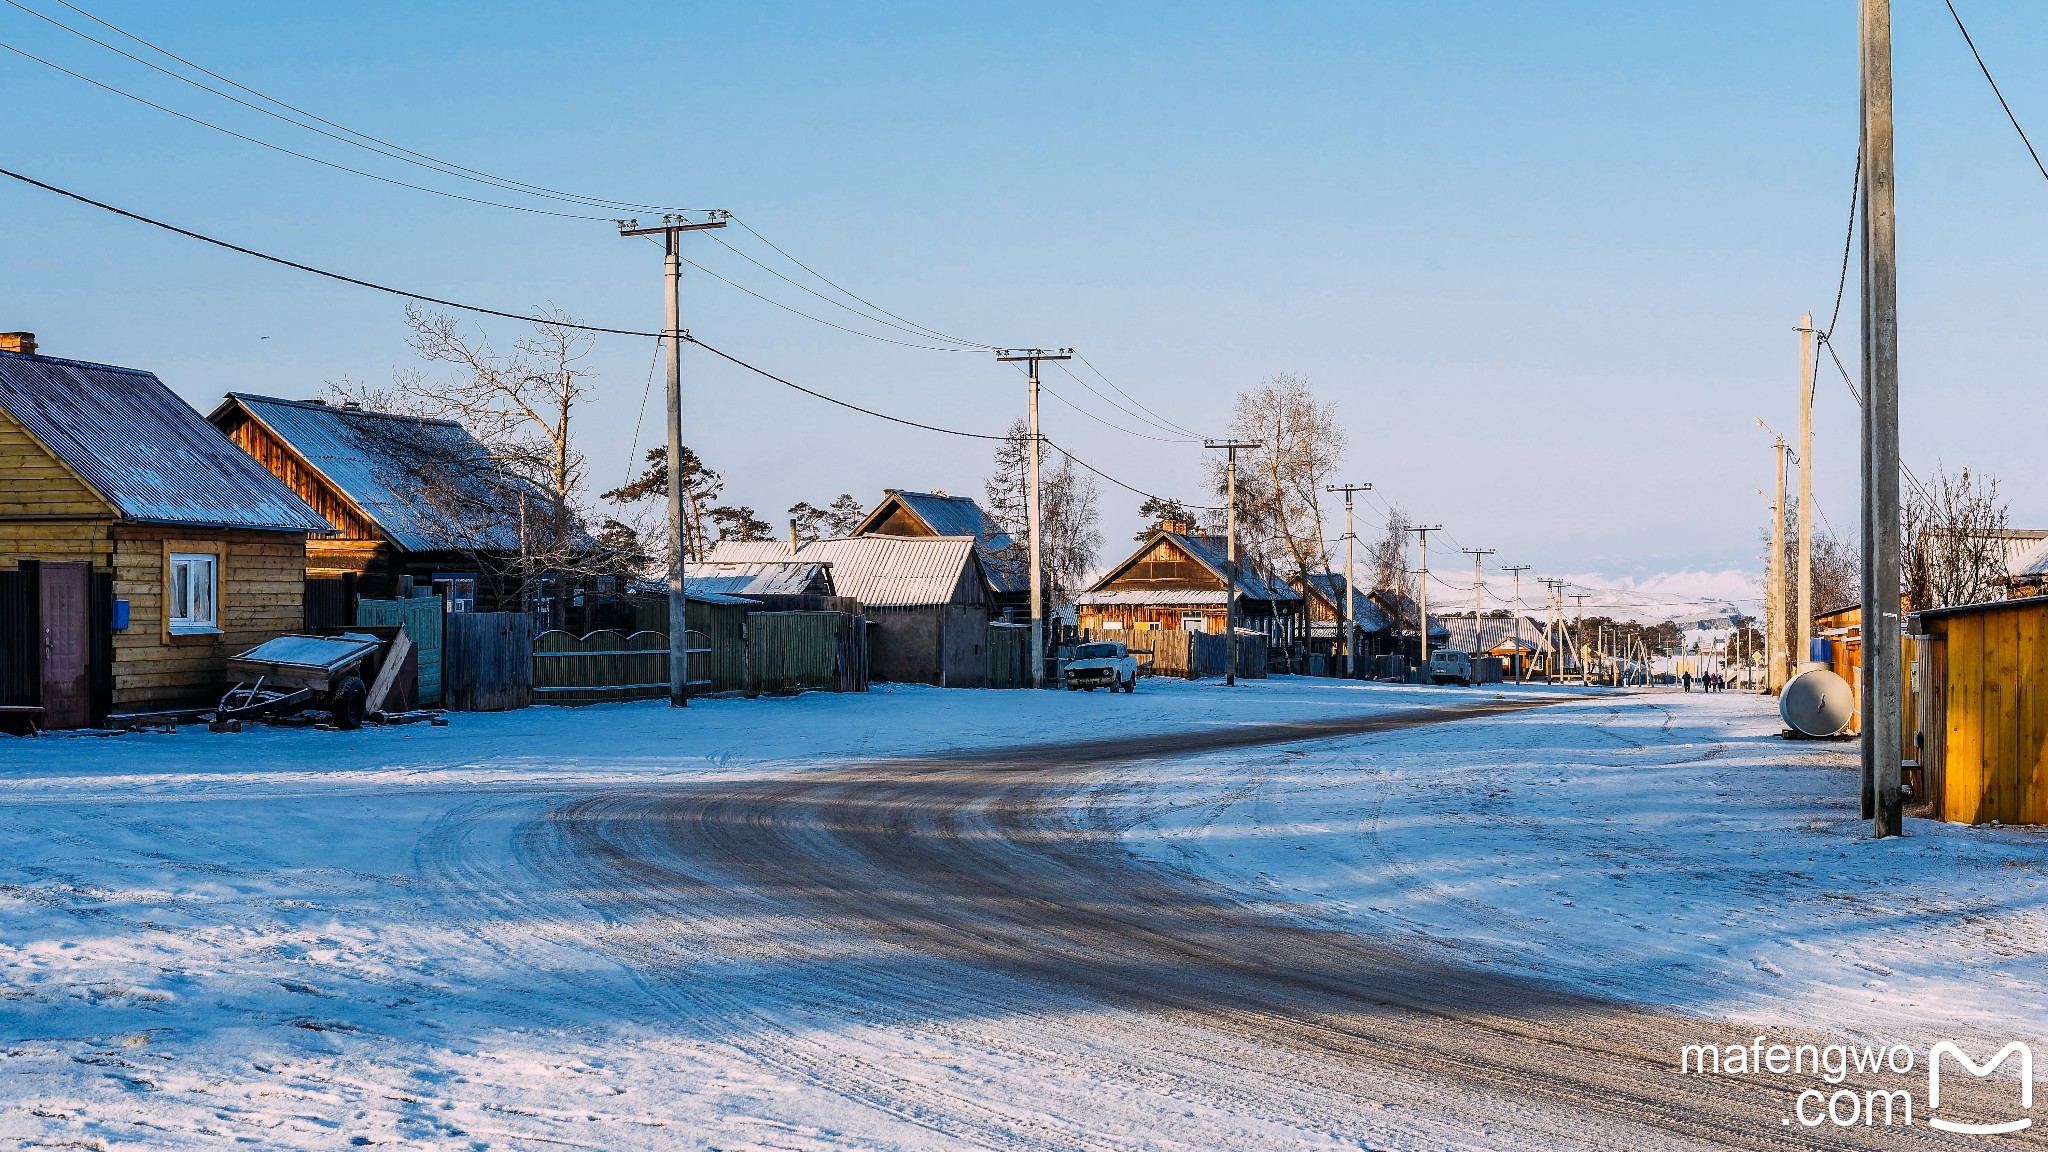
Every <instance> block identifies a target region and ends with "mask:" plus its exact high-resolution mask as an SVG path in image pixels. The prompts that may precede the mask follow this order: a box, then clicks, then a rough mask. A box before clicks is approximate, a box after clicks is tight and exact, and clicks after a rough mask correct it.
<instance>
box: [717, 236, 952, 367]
mask: <svg viewBox="0 0 2048 1152" xmlns="http://www.w3.org/2000/svg"><path fill="white" fill-rule="evenodd" d="M747 230H748V231H749V232H752V231H753V229H751V228H749V229H747ZM711 240H712V241H713V242H715V243H717V244H718V245H720V246H721V247H723V248H724V249H725V250H726V251H728V252H731V253H732V254H733V255H735V256H737V257H739V258H740V259H742V260H745V261H746V262H747V263H749V264H752V265H753V266H754V267H756V268H759V269H760V270H761V271H763V272H766V273H768V274H769V275H770V276H773V277H775V278H776V279H777V280H780V281H782V282H783V283H785V284H788V285H789V286H791V287H793V288H795V289H797V290H798V291H800V292H808V293H810V294H811V295H813V296H815V297H817V298H818V299H820V300H823V301H824V302H825V303H827V304H830V305H832V306H833V307H834V308H841V309H844V310H846V311H848V312H851V313H853V314H854V315H855V316H858V317H860V318H861V319H863V320H869V321H872V322H874V323H876V324H880V325H882V326H883V327H885V328H894V329H895V330H897V331H898V332H903V333H906V334H908V335H911V336H916V337H918V338H919V339H921V340H946V341H950V342H952V343H955V344H959V345H960V346H961V347H959V348H944V349H939V351H944V352H965V351H975V352H986V351H989V350H990V348H991V346H990V345H987V344H975V343H973V342H971V341H965V340H954V339H953V338H952V337H950V336H943V335H938V334H936V333H933V332H932V331H930V330H929V329H926V328H924V327H923V326H922V325H911V324H897V323H892V322H891V321H888V320H884V319H882V318H881V317H879V316H874V315H870V314H869V313H866V312H863V311H861V310H860V309H858V308H855V307H853V306H851V305H848V304H844V303H841V302H840V301H837V300H834V299H832V298H831V297H830V296H827V295H825V294H824V293H823V292H820V291H818V290H817V289H815V288H812V287H810V286H808V285H805V284H799V283H797V282H796V281H795V280H792V279H790V278H789V277H788V276H785V275H783V274H782V273H780V272H777V271H776V270H775V269H773V268H770V267H768V266H767V265H766V264H763V263H761V262H760V261H759V260H756V259H754V258H753V257H752V256H749V255H747V254H746V253H745V252H742V251H740V250H739V249H738V248H735V247H733V246H732V245H731V244H728V243H726V241H725V239H724V237H721V236H713V237H711ZM762 243H767V242H766V241H765V240H764V241H762ZM776 251H778V252H780V251H781V249H779V248H778V249H776ZM713 275H716V273H713ZM720 279H723V277H720ZM727 283H731V281H727ZM763 299H766V297H763ZM770 303H773V301H770ZM870 307H872V305H870ZM790 311H792V312H795V311H796V310H795V309H794V308H792V309H790ZM876 311H880V309H876ZM797 314H798V315H800V316H808V317H809V318H810V319H813V320H817V317H815V316H809V314H808V313H802V312H799V313H797ZM818 322H819V323H821V324H826V323H830V321H826V320H819V321H818ZM834 327H837V325H834ZM848 331H851V329H848ZM912 347H924V345H912Z"/></svg>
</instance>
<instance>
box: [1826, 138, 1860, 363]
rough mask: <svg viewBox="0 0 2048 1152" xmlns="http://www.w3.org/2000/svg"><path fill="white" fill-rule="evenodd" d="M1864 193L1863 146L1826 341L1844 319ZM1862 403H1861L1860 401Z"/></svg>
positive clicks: (1851, 188) (1854, 177)
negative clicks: (1844, 306)
mask: <svg viewBox="0 0 2048 1152" xmlns="http://www.w3.org/2000/svg"><path fill="white" fill-rule="evenodd" d="M1862 192H1863V145H1861V144H1858V145H1857V146H1856V171H1855V173H1854V174H1853V175H1851V176H1850V177H1849V228H1848V232H1847V235H1845V236H1843V237H1842V274H1841V276H1840V278H1838V279H1837V280H1836V281H1835V310H1834V312H1833V314H1831V315H1830V316H1829V317H1828V330H1827V332H1826V333H1824V334H1821V337H1820V338H1821V339H1822V340H1826V339H1827V338H1828V337H1830V336H1833V335H1834V334H1835V323H1836V322H1837V321H1839V320H1840V319H1841V318H1842V296H1843V294H1844V293H1846V292H1847V291H1848V290H1849V253H1850V251H1851V250H1852V249H1854V248H1855V246H1856V209H1857V204H1858V200H1859V197H1860V196H1861V195H1862ZM1858 403H1861V401H1858Z"/></svg>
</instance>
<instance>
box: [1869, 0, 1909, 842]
mask: <svg viewBox="0 0 2048 1152" xmlns="http://www.w3.org/2000/svg"><path fill="white" fill-rule="evenodd" d="M1862 11H1863V19H1862V29H1861V31H1862V36H1861V40H1862V59H1863V69H1862V71H1863V170H1864V172H1865V174H1866V175H1865V177H1864V181H1863V700H1862V705H1863V708H1862V711H1863V777H1864V780H1865V787H1864V797H1863V807H1864V815H1866V816H1868V817H1870V818H1871V821H1872V827H1871V830H1872V832H1873V833H1874V834H1875V835H1876V836H1878V837H1879V838H1880V839H1882V838H1884V837H1887V836H1899V835H1903V834H1904V833H1905V825H1904V824H1903V822H1902V818H1901V815H1900V811H1899V761H1900V758H1901V752H1900V748H1899V742H1900V740H1901V739H1902V738H1903V736H1902V733H1901V728H1902V726H1903V724H1904V722H1905V685H1904V683H1902V679H1903V671H1904V669H1903V667H1902V666H1901V663H1900V646H1901V644H1902V643H1903V634H1902V630H1901V628H1900V620H1899V608H1900V604H1899V275H1898V221H1897V218H1896V216H1895V211H1896V205H1895V195H1896V187H1895V177H1896V171H1895V166H1894V160H1893V155H1892V6H1891V0H1862Z"/></svg>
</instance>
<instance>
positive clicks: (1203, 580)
mask: <svg viewBox="0 0 2048 1152" xmlns="http://www.w3.org/2000/svg"><path fill="white" fill-rule="evenodd" d="M1229 588H1230V561H1229V560H1228V558H1227V550H1226V548H1225V546H1224V541H1223V539H1222V538H1221V537H1217V536H1198V535H1195V534H1193V533H1189V532H1180V531H1170V530H1168V529H1164V528H1161V529H1158V530H1155V531H1154V532H1153V533H1152V535H1150V536H1148V537H1146V538H1145V542H1144V543H1143V544H1140V545H1139V546H1138V550H1137V551H1135V552H1133V553H1131V555H1130V557H1129V558H1127V559H1126V560H1124V561H1123V563H1121V564H1118V565H1117V566H1115V567H1114V568H1111V569H1110V570H1109V571H1108V572H1107V573H1105V574H1104V575H1103V577H1102V578H1101V579H1099V580H1097V581H1096V582H1095V583H1094V584H1093V585H1091V586H1090V587H1089V588H1088V590H1087V591H1086V592H1083V593H1081V595H1080V596H1078V597H1076V598H1075V616H1076V623H1077V624H1078V625H1079V626H1080V628H1081V630H1082V631H1084V632H1088V633H1091V634H1100V633H1105V632H1127V633H1137V632H1146V631H1151V630H1154V629H1185V630H1188V631H1195V632H1213V633H1221V632H1223V631H1224V629H1225V623H1224V613H1225V598H1226V595H1227V592H1228V590H1229ZM1237 597H1238V600H1237V626H1238V627H1239V628H1240V629H1248V630H1250V631H1253V632H1258V633H1261V634H1262V635H1264V636H1265V638H1266V643H1267V646H1268V648H1269V649H1275V648H1277V649H1280V650H1282V651H1287V650H1291V649H1292V648H1293V647H1294V646H1295V645H1296V644H1297V643H1299V642H1300V641H1301V640H1302V639H1303V636H1304V634H1305V632H1306V628H1305V621H1304V619H1303V611H1302V600H1301V595H1300V593H1298V592H1296V591H1294V590H1293V589H1292V588H1289V587H1287V586H1286V585H1285V584H1283V583H1281V582H1279V581H1277V580H1274V579H1271V578H1269V577H1268V576H1267V575H1266V574H1265V573H1263V572H1261V571H1259V569H1258V566H1257V565H1256V564H1253V563H1252V562H1250V561H1244V562H1243V563H1242V564H1241V565H1240V566H1239V570H1238V579H1237ZM1133 639H1134V641H1135V638H1133ZM1136 646H1142V644H1137V645H1136Z"/></svg>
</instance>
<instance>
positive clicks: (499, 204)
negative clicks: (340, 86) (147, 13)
mask: <svg viewBox="0 0 2048 1152" xmlns="http://www.w3.org/2000/svg"><path fill="white" fill-rule="evenodd" d="M5 2H6V3H9V4H14V0H5ZM14 6H15V7H17V8H19V7H21V6H20V5H19V4H15V5H14ZM0 48H5V49H6V50H8V51H9V52H12V53H14V54H15V55H16V56H20V57H22V58H24V59H27V60H33V61H35V62H36V63H38V64H41V65H42V66H43V67H45V68H49V69H52V70H54V71H57V72H62V73H63V74H64V75H66V76H69V77H71V78H72V79H74V80H82V81H84V82H85V83H87V84H90V85H92V86H93V87H95V88H98V89H101V90H103V91H106V92H111V93H113V94H114V95H116V96H120V97H123V98H125V99H128V100H133V101H135V102H136V103H137V104H141V105H143V106H144V107H148V108H154V109H156V110H157V111H159V112H162V113H163V114H165V115H166V116H175V117H177V118H178V119H180V120H183V121H185V122H186V123H188V124H196V125H198V126H199V127H201V128H209V129H212V130H213V131H215V132H218V133H220V134H221V135H223V136H232V137H234V138H235V139H237V140H241V141H244V142H246V143H250V144H254V145H256V146H257V147H259V148H268V149H270V150H271V151H272V152H277V153H281V154H283V155H286V156H293V157H297V158H298V159H300V160H305V161H308V162H310V163H314V164H318V165H320V166H321V167H323V168H332V169H334V170H335V171H337V172H347V173H349V174H350V175H353V176H361V177H363V178H365V179H368V180H376V181H378V182H380V183H384V184H390V185H394V186H396V187H399V188H409V189H411V190H413V191H415V192H426V193H429V194H431V195H434V196H445V197H447V198H448V199H450V200H461V201H465V202H467V203H470V204H481V205H484V206H485V207H489V208H509V209H511V210H512V211H514V212H531V213H533V214H534V215H537V216H559V217H562V218H564V219H569V220H603V219H605V217H603V216H590V215H585V214H582V213H577V212H557V211H555V210H554V209H552V208H535V207H532V206H530V205H524V204H507V203H505V202H503V201H501V200H485V199H483V198H481V197H477V196H464V195H463V194H462V193H460V192H448V191H445V190H443V189H440V188H429V187H427V186H426V185H424V184H412V183H408V182H406V181H404V180H398V179H395V178H393V177H390V176H379V175H378V174H376V173H375V172H365V171H363V170H362V169H360V168H351V167H349V166H348V165H346V164H337V163H335V162H334V161H332V160H322V159H321V158H320V157H318V156H312V155H308V154H307V153H304V152H298V151H294V150H293V149H290V148H287V147H285V146H284V145H282V144H272V143H271V142H269V141H268V140H259V139H257V138H256V137H254V136H247V135H244V134H242V133H240V132H237V131H235V130H234V129H232V128H224V127H222V126H221V125H219V124H215V123H213V122H212V121H210V120H202V119H200V118H199V117H197V116H188V115H186V114H185V113H183V112H180V111H178V110H177V109H175V108H170V107H167V106H165V105H162V104H159V103H157V102H156V101H154V100H150V99H147V98H145V97H142V96H137V95H136V94H135V93H133V92H127V91H124V90H122V89H120V88H116V87H114V86H113V85H112V84H107V83H104V82H102V81H99V80H95V79H93V78H92V77H90V76H87V75H85V74H83V73H80V72H73V71H72V70H71V69H69V68H66V67H64V66H63V65H62V64H56V63H52V62H51V61H48V60H45V59H43V58H42V57H41V56H38V55H36V54H35V53H33V52H28V51H24V50H23V49H20V48H17V47H15V46H14V45H12V44H9V43H7V42H6V41H4V40H0Z"/></svg>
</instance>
